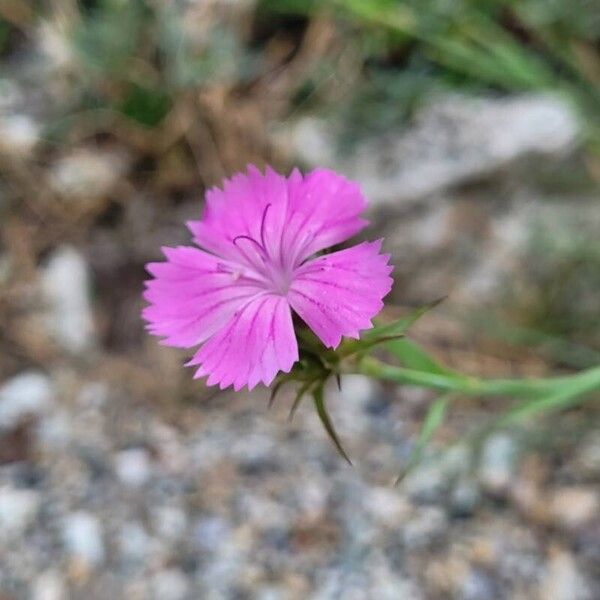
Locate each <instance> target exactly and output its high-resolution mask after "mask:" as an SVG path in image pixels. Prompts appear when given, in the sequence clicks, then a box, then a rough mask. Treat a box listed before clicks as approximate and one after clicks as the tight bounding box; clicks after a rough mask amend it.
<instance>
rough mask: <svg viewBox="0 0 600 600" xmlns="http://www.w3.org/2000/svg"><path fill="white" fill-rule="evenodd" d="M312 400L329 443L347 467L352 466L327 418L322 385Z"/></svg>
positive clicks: (314, 393)
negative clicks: (329, 440)
mask: <svg viewBox="0 0 600 600" xmlns="http://www.w3.org/2000/svg"><path fill="white" fill-rule="evenodd" d="M313 399H314V401H315V408H316V409H317V414H318V415H319V418H320V419H321V423H322V424H323V427H324V428H325V431H326V432H327V434H328V435H329V437H330V439H331V441H332V442H333V444H334V446H335V447H336V449H337V451H338V452H339V453H340V454H341V456H342V457H343V458H344V459H345V460H346V462H347V463H348V464H349V465H352V461H351V460H350V458H349V457H348V455H347V454H346V451H345V450H344V448H343V447H342V444H341V442H340V439H339V437H338V435H337V433H336V431H335V428H334V427H333V423H332V422H331V419H330V418H329V413H328V412H327V407H326V406H325V398H324V395H323V385H322V384H321V385H319V386H318V387H317V388H316V389H315V390H314V391H313Z"/></svg>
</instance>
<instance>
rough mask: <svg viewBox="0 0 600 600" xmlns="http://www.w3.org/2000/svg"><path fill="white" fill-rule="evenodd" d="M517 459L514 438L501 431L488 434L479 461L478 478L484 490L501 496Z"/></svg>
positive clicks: (505, 490)
mask: <svg viewBox="0 0 600 600" xmlns="http://www.w3.org/2000/svg"><path fill="white" fill-rule="evenodd" d="M516 461H517V446H516V444H515V442H514V440H513V439H512V438H511V437H510V436H508V435H506V434H503V433H497V434H494V435H492V436H490V437H489V438H488V439H487V440H486V442H485V445H484V447H483V451H482V454H481V459H480V463H479V472H478V474H479V479H480V481H481V483H482V485H483V487H484V488H485V489H486V491H488V492H490V493H492V494H494V495H498V496H501V495H503V494H505V493H506V492H507V491H508V489H509V486H510V484H511V482H512V480H513V475H514V471H515V467H516Z"/></svg>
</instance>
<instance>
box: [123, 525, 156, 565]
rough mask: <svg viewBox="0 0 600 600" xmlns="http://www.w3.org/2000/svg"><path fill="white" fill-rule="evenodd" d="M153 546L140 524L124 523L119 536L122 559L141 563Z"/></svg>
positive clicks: (151, 540)
mask: <svg viewBox="0 0 600 600" xmlns="http://www.w3.org/2000/svg"><path fill="white" fill-rule="evenodd" d="M152 546H153V539H152V538H151V537H150V536H149V535H148V533H147V532H146V530H145V529H144V527H143V526H142V525H141V524H140V523H125V525H124V526H123V529H122V530H121V532H120V534H119V550H120V552H121V554H122V556H123V558H125V559H127V560H132V561H134V562H143V561H144V559H145V557H146V556H147V555H148V553H149V552H150V550H151V548H152Z"/></svg>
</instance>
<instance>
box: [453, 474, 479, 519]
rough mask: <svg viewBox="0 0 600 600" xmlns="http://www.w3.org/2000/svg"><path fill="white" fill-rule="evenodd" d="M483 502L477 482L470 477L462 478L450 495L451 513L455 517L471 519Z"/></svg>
mask: <svg viewBox="0 0 600 600" xmlns="http://www.w3.org/2000/svg"><path fill="white" fill-rule="evenodd" d="M480 502H481V492H480V490H479V485H478V484H477V482H476V481H475V480H474V479H473V478H470V477H462V478H460V479H459V480H458V481H457V482H456V484H455V485H454V488H453V489H452V493H451V494H450V512H451V514H452V515H453V516H455V517H470V516H472V515H473V513H474V512H475V510H476V508H477V506H478V505H479V503H480Z"/></svg>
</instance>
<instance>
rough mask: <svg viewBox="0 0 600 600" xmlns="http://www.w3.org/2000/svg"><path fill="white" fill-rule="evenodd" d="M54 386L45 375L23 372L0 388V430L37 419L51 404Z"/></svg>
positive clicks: (36, 372) (35, 372) (37, 372)
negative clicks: (30, 419)
mask: <svg viewBox="0 0 600 600" xmlns="http://www.w3.org/2000/svg"><path fill="white" fill-rule="evenodd" d="M53 397H54V386H53V384H52V381H51V380H50V378H49V377H48V376H47V375H44V374H43V373H40V372H39V371H25V372H23V373H20V374H19V375H16V376H15V377H13V378H12V379H9V380H8V381H7V382H6V383H5V384H4V385H3V386H2V387H1V388H0V429H12V428H14V427H16V426H17V425H19V423H21V422H22V421H23V420H25V419H27V418H28V417H39V416H40V415H42V414H44V413H46V412H47V411H48V409H49V407H50V405H51V404H52V400H53Z"/></svg>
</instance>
